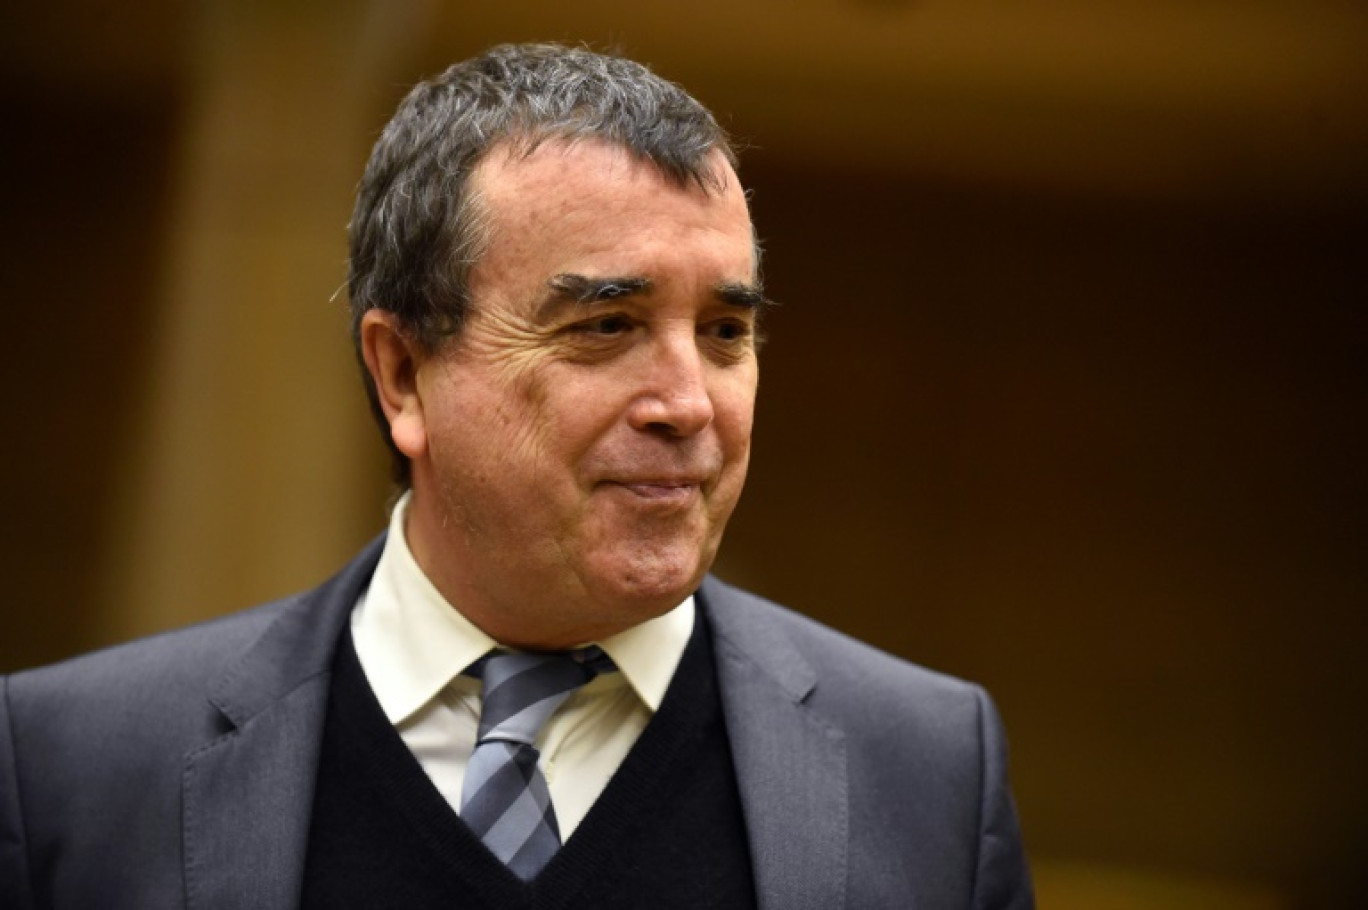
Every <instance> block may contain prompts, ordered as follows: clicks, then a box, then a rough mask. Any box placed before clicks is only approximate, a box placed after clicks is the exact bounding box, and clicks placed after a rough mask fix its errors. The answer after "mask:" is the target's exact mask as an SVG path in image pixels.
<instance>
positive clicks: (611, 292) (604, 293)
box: [541, 273, 770, 313]
mask: <svg viewBox="0 0 1368 910" xmlns="http://www.w3.org/2000/svg"><path fill="white" fill-rule="evenodd" d="M546 284H547V287H548V288H550V290H551V296H550V297H549V298H548V299H547V300H546V301H545V302H544V303H543V304H542V307H541V310H542V312H543V313H544V312H545V311H546V310H548V309H551V308H553V307H556V306H561V305H564V304H567V303H572V304H583V305H592V304H595V303H603V302H604V301H607V300H617V299H619V298H621V297H632V296H636V295H640V294H649V293H650V292H651V290H652V288H653V287H654V285H653V283H652V282H651V279H649V278H645V277H641V276H608V277H604V278H590V277H588V276H586V275H576V274H573V273H563V274H560V275H553V276H551V279H550V280H549V281H547V283H546ZM713 295H714V296H715V297H716V298H717V299H718V300H720V301H721V302H722V303H725V304H728V305H729V306H735V307H741V308H743V309H747V310H755V311H759V310H761V309H764V308H765V307H767V306H769V305H770V301H769V300H768V299H766V298H765V293H764V291H762V290H761V289H760V287H759V286H758V285H754V284H747V283H744V282H739V281H724V282H722V283H721V284H718V285H716V286H714V287H713Z"/></svg>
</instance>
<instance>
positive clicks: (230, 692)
mask: <svg viewBox="0 0 1368 910" xmlns="http://www.w3.org/2000/svg"><path fill="white" fill-rule="evenodd" d="M382 544H383V538H382V539H380V540H377V541H375V542H374V543H372V545H371V546H370V547H368V548H367V549H366V550H365V551H364V552H362V554H361V555H360V556H358V557H357V558H356V559H354V560H353V561H352V562H351V563H350V564H349V565H348V566H347V567H346V568H345V569H344V570H343V571H342V572H341V573H340V574H339V575H338V576H337V577H335V578H334V579H332V580H331V581H329V582H328V583H327V584H325V585H324V586H323V587H321V588H318V589H317V590H315V591H312V592H310V593H308V594H306V595H303V596H301V597H300V598H298V599H297V600H295V601H293V602H291V603H289V604H288V605H286V606H285V607H284V609H283V610H282V612H281V615H280V616H279V617H278V618H277V619H276V620H275V622H274V623H272V625H271V626H270V627H269V628H268V629H267V631H266V632H265V634H263V635H262V636H261V638H260V639H258V640H257V641H256V643H255V644H253V646H252V647H251V648H250V649H248V650H247V652H246V653H244V655H243V656H242V658H241V659H240V660H239V661H238V662H237V663H236V664H235V665H234V666H233V668H232V669H231V670H229V671H228V672H227V673H226V674H224V676H223V677H222V678H221V679H219V680H218V681H217V682H216V683H215V685H214V686H213V687H212V689H211V695H210V701H211V702H212V703H213V705H214V707H215V708H216V709H217V710H218V712H219V713H220V714H221V715H222V717H223V719H224V720H225V721H226V722H227V730H228V732H226V733H225V734H224V735H223V736H220V737H219V738H218V739H216V740H214V741H213V742H211V743H209V744H208V745H207V746H204V747H202V748H200V749H197V750H196V751H194V752H192V753H190V754H189V755H188V756H186V763H185V772H184V778H183V793H184V808H183V826H184V835H185V840H184V844H185V852H184V861H185V888H186V905H187V907H189V908H190V910H200V908H214V910H221V908H222V910H237V908H241V910H249V908H250V910H277V908H278V910H286V908H291V907H294V906H296V905H297V903H298V901H299V891H300V885H301V882H302V875H303V871H304V859H305V851H306V849H307V841H308V831H309V819H310V814H311V811H312V803H313V791H314V776H315V772H316V770H317V767H318V750H319V743H320V742H321V740H322V734H323V719H324V716H325V713H326V708H327V698H328V686H329V682H330V672H329V671H330V669H331V665H332V657H333V652H334V649H335V646H336V644H337V639H338V636H339V635H340V633H341V630H342V626H343V624H344V623H345V622H346V621H347V618H348V617H349V616H350V613H351V608H352V606H353V605H354V604H355V603H356V598H357V596H358V595H359V594H360V591H361V590H362V588H363V587H364V586H365V584H366V581H367V580H368V579H369V578H370V575H371V572H372V571H373V570H374V568H375V562H376V560H377V559H378V558H379V553H380V548H381V546H382Z"/></svg>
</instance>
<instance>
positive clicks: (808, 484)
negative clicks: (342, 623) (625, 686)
mask: <svg viewBox="0 0 1368 910" xmlns="http://www.w3.org/2000/svg"><path fill="white" fill-rule="evenodd" d="M643 6H644V5H642V4H632V5H628V4H618V3H613V2H608V0H603V2H593V3H587V4H583V5H575V6H574V8H573V11H572V12H567V10H571V7H569V6H563V5H562V6H554V7H553V6H551V5H547V6H545V7H543V8H540V9H536V10H535V11H534V12H529V11H528V10H529V9H531V8H530V7H528V6H527V5H516V4H510V5H506V7H507V8H504V9H502V11H495V10H491V9H485V8H481V9H479V10H477V11H475V12H468V11H467V10H468V6H467V5H464V4H461V5H458V4H444V3H440V2H435V0H434V2H421V0H406V2H389V3H380V2H378V0H376V2H371V3H368V2H362V0H351V2H330V3H322V2H291V3H272V2H266V0H259V2H233V3H230V2H227V0H222V2H203V3H200V4H192V5H183V4H172V3H170V2H145V3H143V4H135V5H133V6H132V7H130V8H128V9H127V10H124V11H123V13H122V14H121V15H119V16H117V17H114V16H111V14H110V13H109V11H108V10H107V9H106V8H105V6H104V5H102V4H100V3H98V2H96V0H84V2H78V0H66V2H65V3H58V4H55V5H48V6H44V7H43V8H42V9H40V10H35V11H34V12H32V13H29V14H27V15H26V16H25V17H23V18H16V19H15V20H14V22H13V23H12V25H13V27H12V28H9V29H7V30H5V36H6V37H4V38H0V51H2V52H3V53H0V61H3V62H0V77H3V78H0V113H3V115H4V117H5V122H6V123H7V126H8V129H7V137H8V138H7V140H6V142H5V143H4V144H3V155H4V160H5V162H6V164H7V165H8V167H7V172H8V173H10V174H11V177H12V179H11V181H9V182H10V183H11V189H10V190H9V191H8V192H9V193H10V195H9V199H8V201H7V203H6V205H5V208H4V209H3V216H2V217H0V239H2V240H3V249H4V251H5V252H4V255H5V263H4V268H3V269H0V299H3V300H4V301H5V303H6V305H7V307H8V312H9V313H11V315H12V316H13V317H16V318H15V319H14V321H13V323H12V324H13V325H14V326H16V327H17V329H18V331H17V332H15V333H14V338H13V340H12V344H11V348H10V350H9V354H10V356H9V357H7V358H3V359H2V360H0V363H3V370H4V373H3V374H0V375H2V376H3V380H4V388H5V389H6V392H7V394H8V398H7V401H6V404H7V409H8V412H9V416H10V427H11V430H10V433H9V434H8V439H9V440H10V445H9V446H7V447H5V453H6V454H5V456H4V457H5V459H6V461H5V462H4V466H5V468H7V470H6V471H5V477H6V480H5V482H4V483H3V484H0V490H3V495H4V500H3V501H4V508H3V510H2V511H0V515H3V525H0V534H2V535H3V542H4V544H5V552H6V561H5V575H6V578H7V587H8V590H9V591H10V594H11V596H10V598H9V599H8V602H7V604H6V607H5V608H4V610H3V612H0V669H13V668H17V667H20V666H24V665H28V664H32V663H36V662H42V661H46V660H52V659H56V658H59V657H61V656H63V655H66V654H70V653H74V652H76V651H79V650H82V649H85V648H89V647H94V646H98V645H100V644H104V643H108V642H111V641H115V640H119V639H122V638H125V637H128V636H131V635H135V634H141V633H144V632H148V631H152V630H155V629H159V628H165V627H168V626H172V625H176V624H179V623H182V622H188V621H192V620H194V619H198V618H202V617H205V616H210V615H214V614H216V613H219V612H223V611H226V610H229V609H233V608H235V607H238V606H242V605H245V604H247V603H251V602H254V601H257V600H261V599H264V598H267V597H271V596H276V595H279V594H283V593H286V592H288V591H291V590H296V589H299V588H302V587H305V586H308V585H311V584H313V583H315V582H316V581H318V580H319V579H321V578H322V577H323V576H324V575H326V574H327V573H329V572H330V571H331V570H332V569H333V568H335V567H336V566H337V565H338V564H339V563H340V562H341V561H342V560H343V559H345V558H346V556H347V555H348V554H349V553H350V552H351V551H352V550H353V549H354V548H355V546H356V545H357V544H358V543H359V542H360V541H362V540H364V539H365V538H366V537H367V536H368V535H369V534H371V533H373V532H374V531H376V530H378V529H379V528H380V527H381V525H382V522H383V515H384V502H385V497H386V495H387V488H386V484H385V477H384V472H385V466H384V461H383V456H382V452H381V449H380V446H379V443H378V442H377V441H376V439H375V438H374V434H373V432H372V431H371V429H370V427H369V425H368V417H367V415H366V412H365V407H364V404H363V402H362V397H361V393H360V388H359V384H358V383H357V382H356V380H355V376H354V371H353V367H352V364H351V359H350V358H351V355H350V352H349V350H348V347H347V341H346V336H345V320H344V317H343V315H342V307H343V302H342V299H341V298H340V297H339V298H337V299H334V298H333V295H334V292H335V291H336V290H337V288H338V287H339V285H340V284H341V282H342V280H343V276H344V274H345V263H344V257H345V247H344V226H345V222H346V219H347V215H348V210H349V205H350V194H351V190H352V187H353V185H354V182H355V180H356V178H357V176H358V175H359V172H360V167H361V164H362V162H363V160H364V156H365V152H366V148H367V146H368V144H369V141H370V139H371V137H372V136H373V135H374V133H375V131H376V130H377V129H378V128H379V126H380V124H381V123H383V120H384V118H385V116H386V112H387V111H388V109H389V108H390V107H391V106H392V105H393V103H394V101H395V100H396V99H397V97H398V95H399V93H400V92H402V90H403V88H402V87H403V86H404V85H405V84H407V83H408V82H410V81H411V80H412V79H413V78H415V77H416V76H418V75H419V74H421V73H423V72H428V71H431V70H434V69H436V68H438V67H439V66H441V65H442V64H444V63H445V62H447V61H449V60H450V59H453V58H454V57H458V56H460V55H463V54H465V53H468V52H471V51H473V50H476V49H478V48H479V47H481V46H483V45H485V44H487V43H490V41H492V40H499V39H509V38H529V37H559V38H567V37H573V38H580V37H583V38H587V39H592V40H595V41H597V42H600V43H603V42H604V41H605V40H609V39H611V40H616V41H617V42H618V43H619V44H621V45H622V46H624V47H625V48H626V49H627V50H629V51H632V52H635V53H636V54H638V55H639V56H641V57H643V58H644V59H647V60H650V61H652V62H654V63H656V64H657V65H658V66H659V67H660V68H661V69H662V70H663V71H664V72H666V74H667V75H670V76H672V77H675V78H679V79H680V80H681V81H683V82H684V83H685V84H686V85H689V86H691V87H693V88H695V89H696V90H697V91H698V92H699V93H700V94H701V95H702V96H703V97H704V98H705V99H706V100H708V101H709V102H710V103H711V104H713V105H714V106H715V107H716V108H717V109H718V110H719V111H721V112H722V113H723V114H724V117H727V118H728V119H729V122H730V123H731V125H732V128H733V129H734V130H735V131H736V132H738V133H739V134H741V135H743V136H744V137H746V138H748V139H749V140H751V143H752V144H753V145H754V146H755V148H753V149H752V150H751V151H750V152H749V153H747V155H746V156H745V159H744V167H743V177H744V178H745V179H746V181H747V183H748V184H749V185H751V186H752V187H753V188H754V191H755V196H754V209H755V214H756V219H757V222H758V225H759V229H760V232H761V234H762V235H763V237H764V238H765V242H766V246H767V248H768V251H769V252H768V256H769V259H768V262H767V268H766V272H767V278H768V281H769V284H770V290H771V293H772V296H774V297H776V298H777V299H779V300H780V301H781V302H782V303H783V304H784V306H783V307H782V308H781V309H779V310H778V311H776V312H775V313H774V314H772V315H773V318H772V321H771V326H770V334H771V342H770V345H769V347H768V348H767V349H766V351H765V355H764V362H763V363H764V365H763V377H762V392H761V395H762V401H761V407H760V417H759V419H760V424H759V430H758V433H757V440H756V456H755V463H754V467H753V472H752V481H751V484H750V487H749V489H748V492H747V496H746V499H745V500H744V501H743V504H742V508H741V510H740V512H739V513H738V515H737V517H736V519H735V522H734V525H733V529H732V532H731V534H730V535H729V540H728V544H727V547H726V548H725V552H724V557H723V560H722V564H721V566H720V568H721V570H722V571H723V572H724V573H725V574H727V575H728V576H729V577H731V578H733V579H734V580H737V581H740V582H743V583H746V584H750V585H752V586H754V587H755V588H757V589H758V590H760V591H761V592H763V593H766V594H769V595H771V596H774V597H776V598H778V599H782V600H785V601H786V602H788V603H790V604H792V605H794V606H795V607H798V608H799V609H802V610H804V611H805V612H808V613H810V614H812V615H814V616H816V617H818V618H821V619H823V620H824V621H827V622H829V623H831V624H834V625H836V626H838V627H840V628H843V629H846V630H848V631H850V632H851V633H853V634H856V635H858V636H860V637H863V638H867V639H869V640H871V641H874V642H875V643H877V644H879V645H881V646H883V647H885V648H887V649H889V650H892V651H895V652H897V653H899V654H903V655H905V656H907V657H910V658H912V659H915V660H919V661H921V662H924V663H928V664H930V665H932V666H936V667H938V668H941V669H944V670H947V671H949V672H953V673H957V674H960V675H964V676H969V677H971V678H974V679H978V680H980V681H983V682H985V683H986V684H987V685H989V687H990V689H991V690H992V691H993V693H994V695H995V697H996V698H997V700H998V702H999V704H1000V706H1001V707H1002V709H1003V711H1004V714H1005V716H1006V719H1007V722H1008V726H1009V731H1010V733H1011V734H1012V742H1013V749H1014V752H1013V758H1014V776H1015V780H1016V783H1017V790H1018V796H1019V800H1020V803H1021V808H1022V810H1023V816H1024V824H1025V829H1026V834H1027V838H1028V844H1029V846H1030V848H1031V850H1032V853H1033V856H1034V859H1035V861H1036V866H1037V870H1038V875H1039V879H1040V890H1041V894H1042V906H1045V907H1057V908H1065V910H1068V908H1102V910H1106V908H1116V910H1129V908H1132V907H1163V908H1189V907H1191V908H1205V910H1220V908H1246V910H1253V908H1275V907H1276V908H1303V907H1331V906H1348V905H1349V902H1351V901H1352V900H1353V899H1354V897H1356V895H1357V894H1358V893H1359V891H1360V890H1361V886H1362V885H1364V884H1365V880H1364V875H1363V873H1362V871H1361V865H1362V864H1361V856H1362V855H1363V852H1364V849H1363V848H1364V846H1365V838H1364V836H1363V835H1362V833H1361V828H1362V825H1361V819H1362V818H1363V817H1364V816H1365V814H1368V812H1366V811H1365V810H1368V788H1366V787H1365V784H1363V783H1362V781H1361V780H1360V779H1359V769H1360V768H1361V767H1362V766H1363V765H1364V764H1365V760H1366V759H1368V755H1365V752H1368V749H1366V748H1365V745H1366V743H1365V736H1364V734H1363V733H1362V732H1361V731H1360V729H1359V727H1360V726H1361V725H1358V724H1355V723H1353V719H1354V718H1356V717H1358V716H1360V715H1361V714H1362V707H1361V706H1362V703H1363V700H1364V695H1365V691H1364V690H1365V684H1364V682H1363V674H1362V672H1361V669H1360V667H1361V665H1362V662H1363V656H1364V653H1365V645H1368V634H1366V633H1368V629H1365V625H1366V624H1368V621H1366V620H1365V619H1364V611H1363V604H1364V601H1365V593H1368V584H1365V580H1366V579H1365V574H1368V568H1365V565H1366V564H1365V560H1364V558H1363V554H1364V552H1365V543H1368V534H1366V533H1365V531H1366V530H1368V526H1366V525H1365V518H1364V516H1365V515H1368V508H1365V507H1366V506H1368V501H1366V500H1368V485H1366V484H1365V482H1364V477H1365V474H1364V472H1363V469H1362V467H1361V465H1362V463H1363V462H1364V461H1365V458H1364V456H1365V452H1364V448H1365V447H1364V445H1363V443H1364V436H1365V434H1364V430H1363V420H1362V415H1363V413H1364V410H1365V405H1368V376H1366V375H1365V371H1364V368H1363V366H1362V365H1363V363H1364V362H1365V356H1364V355H1365V353H1368V352H1366V351H1365V338H1368V333H1365V329H1368V325H1365V316H1364V309H1363V301H1364V298H1365V294H1364V292H1365V285H1364V280H1363V277H1362V276H1363V269H1362V248H1363V243H1362V238H1363V237H1364V236H1368V231H1365V228H1366V227H1368V172H1365V171H1364V169H1363V168H1362V167H1361V166H1360V165H1358V164H1357V162H1361V161H1362V160H1365V159H1364V153H1365V152H1368V140H1366V139H1365V132H1366V129H1365V124H1368V117H1364V116H1363V115H1364V114H1365V111H1364V110H1363V107H1364V101H1363V99H1364V98H1368V91H1365V89H1368V64H1365V62H1364V60H1363V55H1361V54H1357V53H1350V52H1349V50H1347V48H1352V47H1360V46H1361V45H1362V39H1363V38H1364V37H1368V30H1365V28H1364V23H1365V20H1364V18H1363V16H1362V15H1360V14H1359V13H1357V12H1355V11H1354V10H1352V9H1350V8H1349V7H1348V6H1347V5H1344V4H1331V3H1325V4H1318V3H1312V4H1309V5H1308V4H1300V5H1297V4H1290V3H1285V4H1280V3H1273V2H1263V3H1257V4H1250V5H1241V6H1240V7H1239V8H1238V9H1236V8H1234V7H1230V6H1229V5H1226V4H1217V3H1195V4H1158V5H1155V4H1127V3H1124V2H1121V0H1109V2H1107V3H1102V4H1086V5H1085V4H1073V3H1070V2H1068V0H1051V2H1049V3H1044V4H1038V5H1036V6H1034V7H1032V8H1031V9H1030V10H1023V9H1017V8H1016V7H1012V6H1010V5H1007V6H1004V5H1002V4H990V3H986V2H985V3H966V4H939V5H938V4H901V3H896V2H878V3H876V2H872V0H847V2H844V3H836V2H833V3H821V4H818V3H812V4H798V5H794V4H791V3H790V4H784V5H783V6H782V11H780V9H779V7H778V6H776V4H775V3H773V2H767V0H754V2H748V3H730V4H726V5H725V6H726V11H725V12H723V11H720V10H712V9H710V7H708V5H707V4H704V5H703V6H700V7H698V9H697V11H696V12H695V14H694V15H691V16H690V17H689V19H688V21H687V22H678V21H675V22H665V21H659V20H658V18H657V17H658V16H659V14H658V13H657V14H652V13H650V12H649V11H646V10H644V9H643V8H642V7H643ZM1028 12H1029V13H1030V15H1029V16H1028V15H1027V13H1028ZM496 17H497V18H496Z"/></svg>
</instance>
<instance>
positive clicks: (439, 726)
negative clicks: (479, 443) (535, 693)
mask: <svg viewBox="0 0 1368 910" xmlns="http://www.w3.org/2000/svg"><path fill="white" fill-rule="evenodd" d="M407 512H408V494H405V495H404V497H403V498H402V499H400V500H399V503H398V505H396V506H395V509H394V514H393V516H392V517H391V518H390V531H389V538H388V539H387V540H386V542H385V549H384V552H383V553H382V554H381V556H380V562H379V564H378V565H377V566H376V568H375V575H374V576H373V577H372V578H371V583H370V588H369V589H368V590H367V591H366V592H365V593H363V594H362V595H361V597H360V599H359V600H358V601H357V604H356V607H355V609H354V610H353V611H352V617H351V630H352V638H353V640H354V641H355V643H356V654H357V657H359V658H360V660H361V667H362V669H363V670H364V671H365V674H366V679H367V680H368V681H369V682H370V686H371V689H372V690H373V691H374V692H375V696H376V698H377V699H378V700H379V702H380V707H381V708H383V709H384V712H385V716H386V717H388V718H389V721H390V723H392V724H394V726H395V729H397V730H398V731H399V735H400V736H401V737H402V738H403V740H404V744H405V745H406V746H408V747H409V751H411V752H412V753H413V754H414V756H415V757H416V758H417V759H418V763H419V764H420V765H422V767H423V770H424V771H425V772H427V775H428V777H429V778H431V779H432V782H433V783H434V784H435V785H436V786H437V789H438V790H439V791H440V792H441V794H442V795H443V796H444V797H446V800H447V802H448V803H450V804H451V807H452V809H454V810H456V811H457V812H460V809H461V784H462V782H463V781H464V780H465V770H466V763H467V762H468V761H469V759H470V753H471V752H472V751H473V750H474V748H475V738H476V734H477V731H478V728H479V718H480V687H481V684H480V681H479V680H477V679H474V678H472V677H468V676H462V675H461V673H462V671H463V670H465V669H466V668H467V667H469V666H470V665H471V664H472V663H474V662H475V661H476V660H478V659H479V658H480V657H481V656H483V655H484V654H485V653H487V652H488V651H489V650H490V649H492V648H495V647H498V642H496V641H494V640H493V639H492V638H490V637H489V636H488V635H486V634H485V633H484V632H482V631H481V630H480V629H479V628H477V627H476V626H475V624H474V623H472V622H470V620H468V619H466V618H465V616H463V615H462V614H461V612H460V610H459V609H456V608H454V607H453V606H452V605H451V604H449V603H447V601H446V599H445V598H443V597H442V595H441V594H440V593H438V591H437V589H436V588H435V587H434V586H433V584H432V582H431V581H429V580H428V577H427V576H426V575H424V574H423V571H422V569H420V568H419V567H418V563H417V562H416V561H415V560H414V558H413V553H412V552H411V551H410V550H409V547H408V541H407V540H406V539H405V536H404V516H405V515H406V514H407ZM693 624H694V602H693V597H688V598H686V599H685V600H684V602H683V603H681V604H680V605H679V606H677V607H675V608H674V609H673V610H671V611H670V612H668V613H666V614H664V615H663V616H659V617H657V618H655V619H652V620H648V621H646V622H643V623H641V624H640V625H637V626H634V627H632V628H630V629H628V630H626V631H625V632H620V633H618V634H617V635H614V636H612V637H610V638H606V639H603V640H602V641H597V642H592V644H597V645H598V646H599V647H601V648H602V649H603V650H604V651H605V652H606V653H607V654H608V656H609V657H611V658H612V659H613V662H614V663H615V664H617V667H618V670H619V671H620V672H618V673H605V674H602V675H600V676H599V677H597V678H596V679H594V680H593V682H591V683H589V684H588V685H586V686H585V687H584V688H582V689H580V690H579V692H577V693H576V694H575V695H574V696H572V697H571V698H570V699H569V700H568V701H566V703H565V704H564V705H562V706H561V708H560V709H559V710H558V711H557V712H556V713H555V714H554V715H552V717H551V720H550V721H548V722H547V724H546V726H545V727H544V728H543V730H542V732H541V735H540V736H539V737H538V738H537V749H538V750H539V751H540V753H541V762H540V764H541V769H542V773H543V774H544V775H545V776H546V783H547V786H548V788H549V789H550V791H551V802H552V804H553V805H554V806H555V809H556V820H557V822H558V824H559V827H560V833H561V839H562V840H564V839H567V838H569V836H570V835H571V833H572V832H574V830H575V828H576V827H577V826H578V825H579V823H580V822H581V821H582V820H583V819H584V816H585V815H587V814H588V812H589V808H590V807H591V806H593V804H594V801H595V800H596V799H598V797H599V794H601V793H602V792H603V788H604V787H605V786H607V784H608V779H609V778H610V777H612V776H613V773H614V772H615V771H617V769H618V766H619V765H621V764H622V760H623V759H624V758H626V756H627V753H628V751H629V750H631V748H632V746H633V744H635V743H636V741H637V737H639V736H640V735H641V731H642V730H643V729H644V728H645V726H646V722H647V721H649V720H650V719H651V715H652V714H654V713H655V712H656V710H658V709H659V708H660V702H661V699H663V698H664V697H665V690H666V689H667V688H668V687H669V685H670V680H671V679H672V678H673V677H674V673H675V670H676V668H678V666H679V661H680V658H682V657H683V656H684V648H685V646H686V645H687V644H688V642H689V636H690V635H691V634H692V632H693ZM585 644H589V642H586V643H585Z"/></svg>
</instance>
